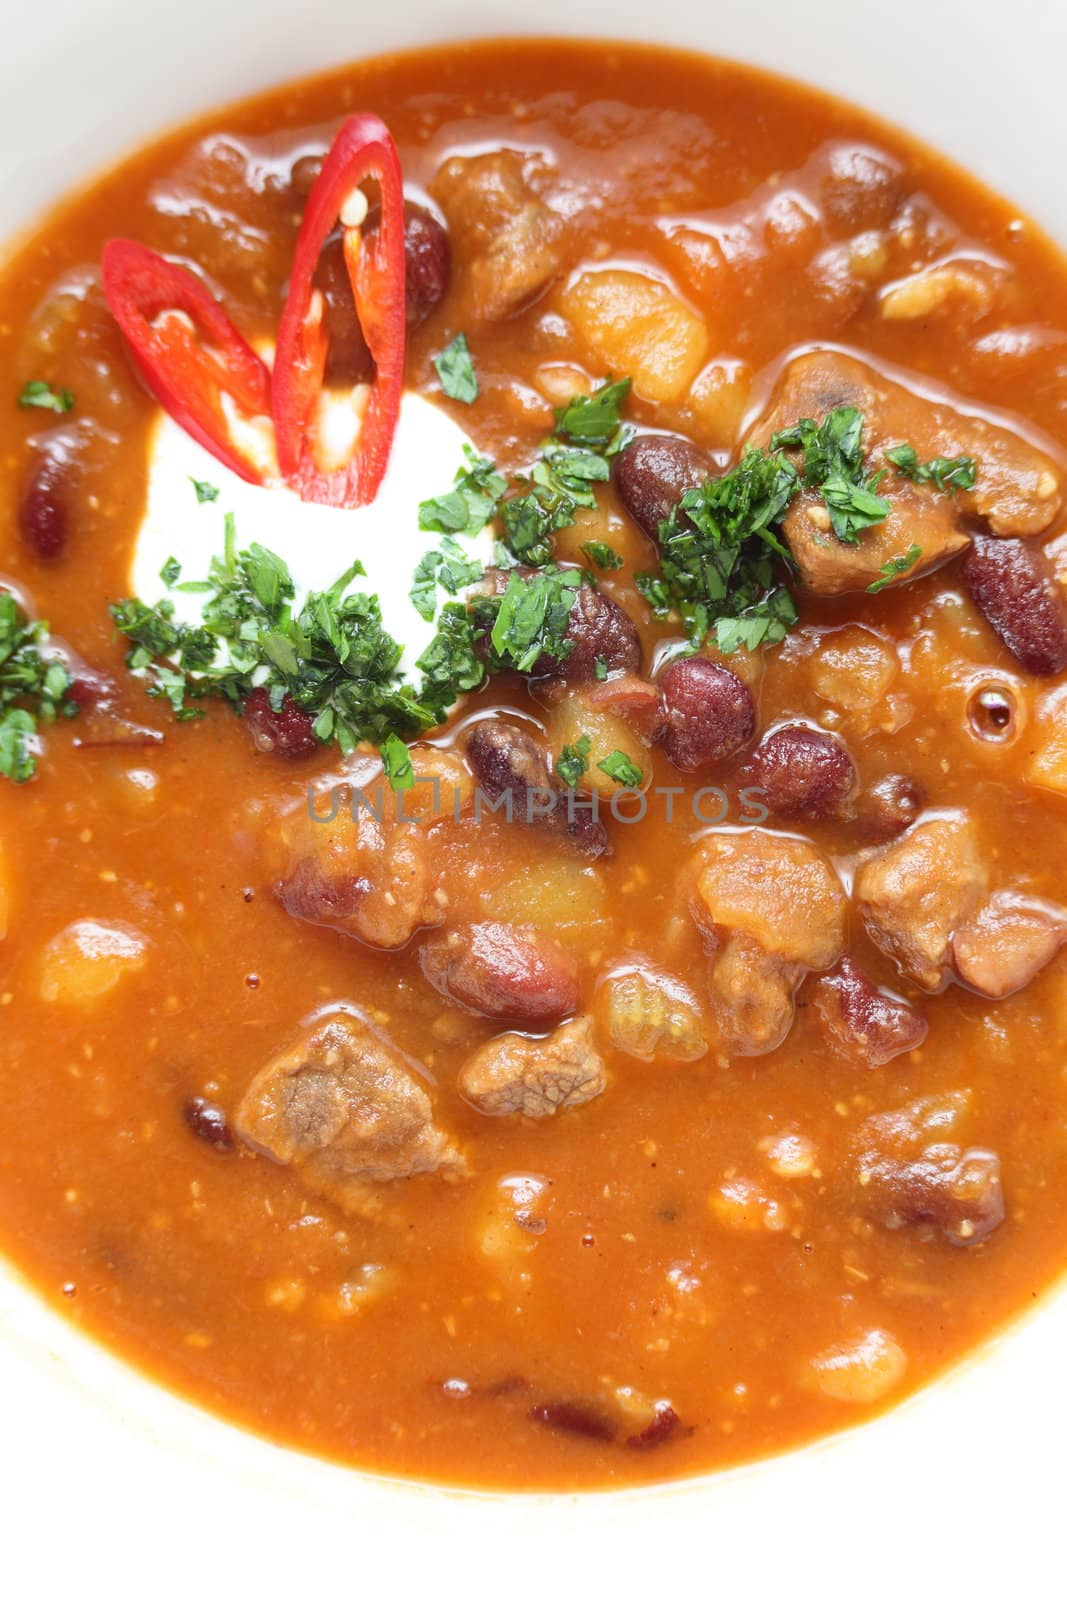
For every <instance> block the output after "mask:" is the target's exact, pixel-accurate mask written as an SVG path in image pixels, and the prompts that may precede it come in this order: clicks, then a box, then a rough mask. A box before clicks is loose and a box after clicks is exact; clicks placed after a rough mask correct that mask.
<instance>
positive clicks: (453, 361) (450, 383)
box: [433, 333, 478, 406]
mask: <svg viewBox="0 0 1067 1600" xmlns="http://www.w3.org/2000/svg"><path fill="white" fill-rule="evenodd" d="M433 364H434V366H435V367H436V368H437V376H438V377H439V378H440V380H441V388H442V389H443V390H444V392H445V394H446V395H447V396H448V398H449V399H450V400H460V401H462V403H463V404H464V405H465V406H469V405H473V403H474V401H475V400H477V398H478V375H477V373H476V372H475V370H474V362H473V361H472V360H471V353H470V348H469V346H468V344H467V336H466V334H464V333H457V334H456V337H455V338H454V339H453V340H452V343H451V344H450V345H446V347H445V348H444V349H443V350H442V351H441V353H440V355H437V356H434V358H433Z"/></svg>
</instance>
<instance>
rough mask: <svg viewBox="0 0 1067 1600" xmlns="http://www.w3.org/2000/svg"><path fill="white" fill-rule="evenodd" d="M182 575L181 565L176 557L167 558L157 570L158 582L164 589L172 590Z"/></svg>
mask: <svg viewBox="0 0 1067 1600" xmlns="http://www.w3.org/2000/svg"><path fill="white" fill-rule="evenodd" d="M181 575H182V564H181V562H180V561H179V560H178V559H177V557H176V556H168V557H167V559H166V561H164V563H163V565H162V566H161V567H160V569H159V577H160V582H161V583H162V584H163V586H164V588H166V589H173V588H174V585H175V584H176V583H177V581H178V579H179V578H180V577H181Z"/></svg>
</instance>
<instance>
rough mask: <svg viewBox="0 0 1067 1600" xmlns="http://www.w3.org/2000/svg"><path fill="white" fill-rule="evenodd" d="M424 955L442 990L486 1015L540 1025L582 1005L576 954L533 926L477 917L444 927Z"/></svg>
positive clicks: (427, 969)
mask: <svg viewBox="0 0 1067 1600" xmlns="http://www.w3.org/2000/svg"><path fill="white" fill-rule="evenodd" d="M419 960H420V963H421V966H422V971H423V975H424V976H425V977H426V979H427V980H428V981H429V982H430V983H432V984H433V986H434V988H435V989H436V990H437V991H438V992H439V993H440V994H443V995H446V996H447V998H448V999H450V1000H452V1001H454V1002H455V1003H456V1005H460V1006H464V1007H466V1009H467V1010H468V1011H474V1012H476V1013H477V1014H478V1015H479V1016H482V1017H497V1018H500V1019H501V1020H509V1021H514V1022H527V1023H530V1024H531V1025H535V1024H538V1023H548V1022H558V1021H559V1019H560V1018H561V1017H565V1016H569V1015H570V1014H571V1013H572V1012H574V1011H577V1009H578V1002H579V998H580V991H579V987H578V969H577V966H576V964H575V961H574V958H573V957H572V956H570V955H568V954H567V953H566V951H564V950H563V949H561V947H560V946H559V945H558V944H557V943H556V942H555V940H554V939H550V938H549V937H548V935H547V934H543V933H538V932H537V931H536V930H534V929H532V928H517V927H514V926H513V925H512V924H510V923H506V922H476V923H472V924H470V925H469V926H467V927H464V928H451V929H448V930H442V931H441V932H439V933H434V934H431V935H430V937H429V938H428V939H427V940H426V941H425V943H424V944H423V946H422V949H421V951H420V952H419Z"/></svg>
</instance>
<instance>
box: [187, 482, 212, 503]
mask: <svg viewBox="0 0 1067 1600" xmlns="http://www.w3.org/2000/svg"><path fill="white" fill-rule="evenodd" d="M189 482H190V483H191V484H192V486H193V493H194V494H195V495H196V498H197V500H198V501H199V503H200V505H202V506H203V505H208V504H209V503H210V502H211V501H212V500H217V499H218V497H219V491H218V490H217V489H216V487H215V485H214V484H213V483H205V482H204V480H203V478H190V479H189Z"/></svg>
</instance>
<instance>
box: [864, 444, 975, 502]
mask: <svg viewBox="0 0 1067 1600" xmlns="http://www.w3.org/2000/svg"><path fill="white" fill-rule="evenodd" d="M885 458H886V460H887V461H891V462H892V464H893V466H894V467H896V469H897V471H898V472H899V473H900V476H901V477H902V478H910V479H911V481H912V482H913V483H932V484H933V485H934V488H935V489H940V490H941V491H942V493H943V494H952V493H953V492H954V491H955V490H956V489H973V488H974V486H975V484H976V482H977V481H978V463H977V462H976V461H975V459H974V457H973V456H931V458H930V460H929V461H920V460H919V455H918V452H917V450H916V449H915V446H914V445H911V444H895V445H893V446H892V447H891V448H890V449H889V450H887V451H886V452H885Z"/></svg>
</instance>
